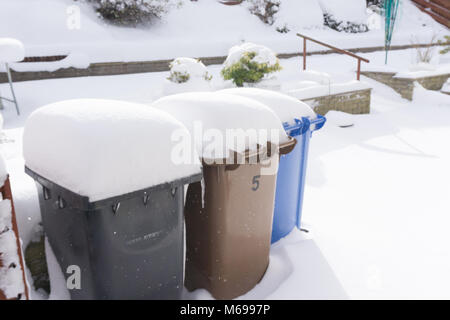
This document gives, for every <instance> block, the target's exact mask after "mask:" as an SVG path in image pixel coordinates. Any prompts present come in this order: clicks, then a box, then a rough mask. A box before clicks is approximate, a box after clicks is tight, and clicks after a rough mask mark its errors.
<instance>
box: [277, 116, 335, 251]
mask: <svg viewBox="0 0 450 320" xmlns="http://www.w3.org/2000/svg"><path fill="white" fill-rule="evenodd" d="M325 121H326V119H325V117H323V116H321V115H317V118H316V119H313V120H311V119H309V118H305V117H303V118H302V119H301V120H299V119H295V124H294V125H292V124H291V125H289V124H287V123H285V124H284V129H285V130H286V132H287V134H288V135H289V136H291V137H293V138H295V139H297V145H296V146H295V148H294V150H292V151H291V152H290V153H288V154H286V155H282V156H281V158H280V164H279V168H278V175H277V186H276V193H275V209H274V216H273V226H272V243H274V242H276V241H278V240H280V239H281V238H283V237H285V236H287V235H288V234H289V232H291V231H292V229H293V228H294V227H295V226H296V227H297V228H299V229H300V223H301V215H302V205H303V194H304V190H305V176H306V164H307V161H308V149H309V140H310V138H311V135H312V133H313V131H316V130H319V129H320V128H322V127H323V125H324V124H325Z"/></svg>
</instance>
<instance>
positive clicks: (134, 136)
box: [23, 99, 201, 202]
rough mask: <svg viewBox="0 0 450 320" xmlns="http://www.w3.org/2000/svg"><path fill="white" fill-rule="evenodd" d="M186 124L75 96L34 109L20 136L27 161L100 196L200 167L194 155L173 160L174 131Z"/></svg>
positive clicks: (53, 178) (69, 184)
mask: <svg viewBox="0 0 450 320" xmlns="http://www.w3.org/2000/svg"><path fill="white" fill-rule="evenodd" d="M174 132H175V133H177V134H178V135H184V136H187V137H190V134H189V131H188V130H187V129H186V127H184V125H183V124H182V123H181V122H179V121H178V120H176V119H175V118H173V117H172V116H170V115H169V114H167V113H165V112H162V111H160V110H157V109H154V108H149V107H148V106H145V105H140V104H135V103H129V102H124V101H115V100H97V99H79V100H67V101H61V102H56V103H53V104H50V105H47V106H44V107H42V108H39V109H37V110H36V111H35V112H33V113H32V114H31V115H30V117H29V118H28V120H27V122H26V125H25V129H24V136H23V154H24V158H25V165H26V166H27V167H28V168H29V169H31V170H33V171H34V172H36V173H37V174H39V175H41V176H43V177H45V178H46V179H48V180H50V181H52V182H54V183H56V184H58V185H60V186H61V187H64V188H66V189H68V190H70V191H72V192H74V193H77V194H79V195H82V196H87V197H88V198H89V201H92V202H93V201H98V200H102V199H107V198H111V197H114V196H119V195H123V194H126V193H130V192H133V191H136V190H141V189H144V188H148V187H152V186H154V185H158V184H161V183H166V182H171V181H173V180H176V179H180V178H183V177H186V176H190V175H193V174H197V173H200V172H201V169H200V163H199V161H198V156H197V155H195V156H193V157H191V159H182V160H185V161H180V159H178V158H177V159H174V158H173V157H172V150H173V149H174V147H175V146H176V143H177V142H176V141H173V139H172V134H174Z"/></svg>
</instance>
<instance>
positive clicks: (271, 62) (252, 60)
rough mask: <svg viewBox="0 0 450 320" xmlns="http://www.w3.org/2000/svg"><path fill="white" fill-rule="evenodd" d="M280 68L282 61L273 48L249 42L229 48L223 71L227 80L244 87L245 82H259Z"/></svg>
mask: <svg viewBox="0 0 450 320" xmlns="http://www.w3.org/2000/svg"><path fill="white" fill-rule="evenodd" d="M279 70H281V66H280V63H279V61H278V58H277V56H276V54H275V53H274V52H273V51H272V50H270V49H269V48H267V47H264V46H261V45H257V44H254V43H250V42H247V43H244V44H242V45H238V46H234V47H232V48H231V49H230V50H229V52H228V57H227V59H226V60H225V62H224V68H223V69H222V71H221V73H222V76H223V78H224V79H225V80H232V81H233V82H234V84H236V85H237V86H238V87H242V86H243V85H244V83H257V82H259V81H261V80H262V79H263V78H265V77H267V75H268V74H270V73H273V72H276V71H279Z"/></svg>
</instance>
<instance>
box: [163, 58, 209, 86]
mask: <svg viewBox="0 0 450 320" xmlns="http://www.w3.org/2000/svg"><path fill="white" fill-rule="evenodd" d="M170 73H171V75H172V74H176V73H179V74H181V75H187V76H189V80H190V79H191V78H201V79H205V80H206V79H207V78H208V76H209V75H208V69H207V68H206V67H205V65H204V64H203V63H202V62H201V61H200V60H197V59H193V58H185V57H181V58H176V59H175V60H173V61H172V62H171V63H170ZM189 80H188V81H189Z"/></svg>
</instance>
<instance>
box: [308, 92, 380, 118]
mask: <svg viewBox="0 0 450 320" xmlns="http://www.w3.org/2000/svg"><path fill="white" fill-rule="evenodd" d="M371 90H372V89H364V90H356V91H351V92H344V93H338V94H332V95H327V96H322V97H315V98H311V99H303V100H302V101H303V102H305V103H307V104H308V105H309V106H310V107H311V108H313V109H314V111H315V112H316V113H318V114H321V115H325V114H326V113H327V112H328V111H330V110H338V111H343V112H347V113H351V114H364V113H370V94H371Z"/></svg>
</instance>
